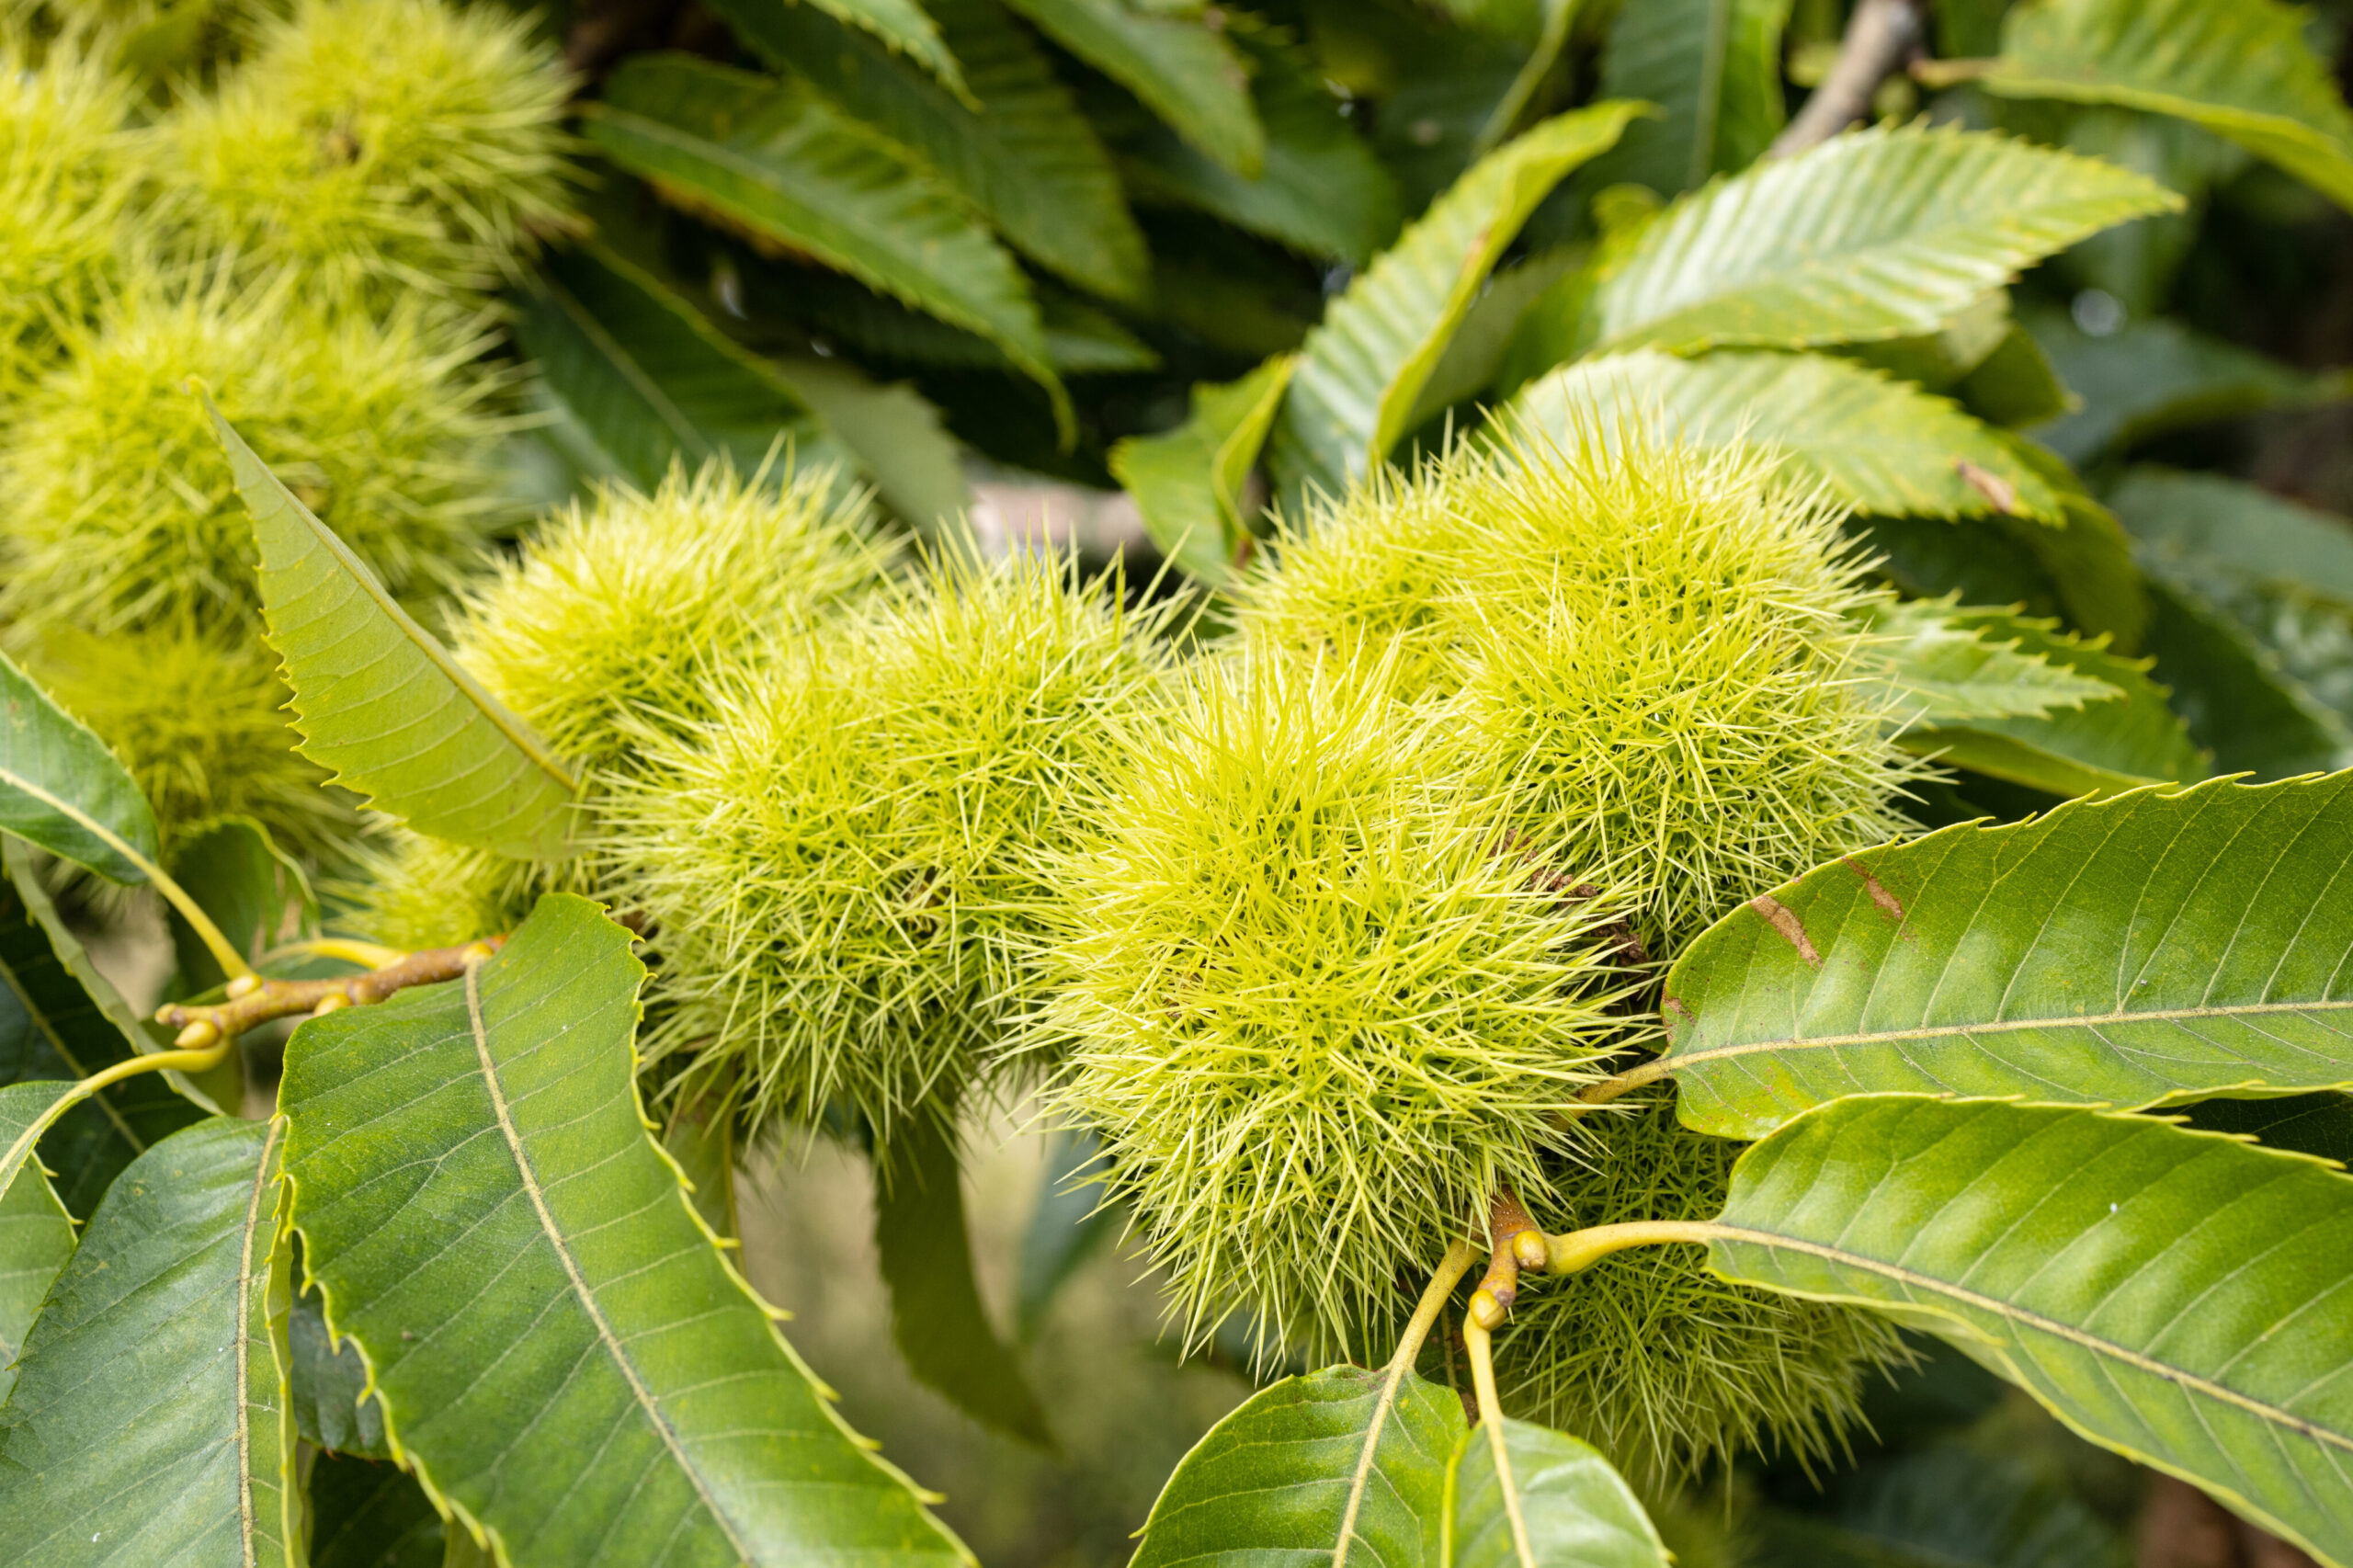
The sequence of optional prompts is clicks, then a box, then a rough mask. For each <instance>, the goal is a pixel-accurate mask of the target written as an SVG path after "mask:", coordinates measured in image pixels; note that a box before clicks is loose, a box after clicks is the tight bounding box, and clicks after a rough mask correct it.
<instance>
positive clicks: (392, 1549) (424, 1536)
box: [311, 1454, 443, 1568]
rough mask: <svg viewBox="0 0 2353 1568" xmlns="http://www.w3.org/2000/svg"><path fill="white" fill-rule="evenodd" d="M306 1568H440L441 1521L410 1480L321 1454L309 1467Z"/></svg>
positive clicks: (385, 1467)
mask: <svg viewBox="0 0 2353 1568" xmlns="http://www.w3.org/2000/svg"><path fill="white" fill-rule="evenodd" d="M311 1568H443V1562H442V1540H441V1516H440V1515H438V1514H437V1513H435V1512H434V1511H433V1503H432V1500H431V1499H430V1498H428V1497H426V1494H425V1489H424V1488H423V1487H421V1486H419V1485H418V1484H417V1483H416V1478H415V1476H413V1475H408V1474H406V1473H404V1472H403V1471H400V1470H397V1469H395V1468H394V1467H393V1466H392V1465H389V1464H382V1463H379V1462H377V1461H375V1460H363V1459H354V1458H351V1457H349V1456H347V1455H344V1454H321V1455H320V1456H319V1457H318V1460H317V1462H315V1463H314V1464H313V1465H312V1467H311Z"/></svg>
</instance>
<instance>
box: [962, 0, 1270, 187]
mask: <svg viewBox="0 0 2353 1568" xmlns="http://www.w3.org/2000/svg"><path fill="white" fill-rule="evenodd" d="M1006 4H1008V5H1009V6H1012V8H1013V9H1014V10H1016V11H1017V12H1019V13H1020V14H1021V15H1022V16H1024V17H1029V20H1030V21H1032V22H1034V23H1036V24H1037V26H1038V29H1039V30H1040V32H1042V33H1044V34H1045V35H1046V36H1047V37H1048V38H1051V39H1052V40H1054V41H1055V42H1056V43H1058V44H1061V45H1062V46H1063V48H1064V49H1067V50H1069V51H1071V52H1072V53H1073V54H1075V55H1077V56H1078V57H1079V58H1080V59H1081V60H1084V61H1086V62H1087V63H1088V64H1089V65H1092V66H1094V67H1095V68H1096V69H1097V71H1100V72H1102V73H1103V74H1105V75H1106V76H1108V77H1110V78H1111V80H1113V81H1114V82H1117V83H1119V84H1120V85H1121V86H1123V87H1125V88H1127V89H1128V91H1130V92H1131V93H1133V94H1134V95H1135V96H1136V97H1139V98H1141V99H1142V100H1143V102H1144V104H1145V105H1146V106H1147V107H1149V108H1151V110H1152V112H1153V113H1154V114H1156V115H1158V116H1159V117H1160V118H1161V119H1165V120H1166V121H1167V122H1168V124H1169V126H1170V127H1171V128H1172V129H1173V130H1175V131H1176V132H1177V134H1179V135H1181V136H1182V137H1184V139H1185V140H1186V141H1188V142H1191V143H1192V144H1193V145H1194V146H1195V147H1198V148H1199V149H1200V150H1201V151H1202V152H1203V153H1207V154H1208V155H1209V156H1210V157H1211V158H1212V159H1214V160H1215V161H1216V162H1217V163H1218V164H1219V165H1222V167H1225V168H1228V169H1231V170H1233V172H1234V173H1235V174H1237V175H1240V176H1242V177H1244V178H1245V179H1253V178H1256V176H1258V174H1259V173H1260V171H1261V170H1262V169H1263V168H1264V167H1265V165H1266V157H1267V132H1266V129H1265V128H1264V127H1263V126H1261V125H1260V124H1259V123H1258V111H1257V110H1256V108H1253V107H1252V105H1251V102H1250V77H1249V74H1248V72H1246V71H1245V69H1244V68H1243V63H1242V59H1241V56H1239V55H1238V54H1236V53H1235V52H1234V49H1233V45H1232V44H1231V43H1229V42H1227V41H1226V39H1225V36H1224V34H1223V32H1222V31H1221V30H1220V29H1218V28H1212V27H1211V26H1210V25H1208V23H1207V22H1206V21H1204V19H1203V18H1202V17H1199V16H1198V15H1195V16H1183V15H1160V14H1156V13H1154V12H1152V11H1149V10H1145V9H1142V8H1140V7H1136V6H1130V5H1129V4H1128V0H1006Z"/></svg>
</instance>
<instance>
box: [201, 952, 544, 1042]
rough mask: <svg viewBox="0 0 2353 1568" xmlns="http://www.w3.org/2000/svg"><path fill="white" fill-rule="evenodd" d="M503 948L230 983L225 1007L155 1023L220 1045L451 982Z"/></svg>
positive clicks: (415, 955) (404, 957)
mask: <svg viewBox="0 0 2353 1568" xmlns="http://www.w3.org/2000/svg"><path fill="white" fill-rule="evenodd" d="M505 945H506V937H486V938H484V939H483V940H482V941H479V942H468V943H466V944H465V945H463V946H462V947H455V948H428V949H425V950H424V951H423V952H415V953H405V954H402V955H400V956H398V957H396V958H395V959H394V960H392V962H390V963H387V964H383V965H381V966H379V967H378V968H375V969H371V970H369V971H368V972H367V973H365V974H355V975H348V976H346V977H344V978H342V979H339V980H256V983H254V984H252V985H250V986H246V987H243V988H241V987H239V986H238V985H236V984H234V983H232V985H231V986H230V990H231V992H232V994H231V996H230V998H229V1000H228V1001H226V1002H221V1003H215V1004H212V1005H210V1006H200V1007H191V1006H185V1005H182V1004H179V1003H173V1004H170V1005H168V1006H165V1007H163V1008H161V1009H159V1010H158V1011H157V1012H156V1014H155V1021H156V1022H157V1023H160V1024H166V1025H169V1026H171V1027H173V1028H179V1029H182V1030H187V1031H193V1030H195V1029H197V1028H213V1029H217V1030H219V1031H220V1034H221V1037H222V1039H224V1040H233V1039H235V1038H236V1037H237V1036H238V1035H240V1034H242V1033H244V1031H245V1030H247V1029H249V1028H254V1027H255V1026H256V1025H258V1024H264V1023H267V1022H268V1021H269V1020H270V1019H272V1018H284V1017H292V1016H293V1015H295V1014H297V1013H309V1014H313V1015H317V1014H320V1013H331V1012H334V1011H335V1009H337V1008H339V1007H351V1006H367V1005H368V1004H369V1003H372V1002H381V1001H382V1000H383V999H384V998H385V997H387V996H390V995H392V994H394V993H396V992H401V991H405V990H407V989H408V988H409V987H410V986H412V985H434V984H438V983H440V982H442V981H445V980H455V979H457V978H458V977H459V976H460V975H462V974H464V973H465V972H466V971H468V970H469V969H471V968H472V967H473V966H474V965H475V964H478V963H480V962H481V961H482V960H484V959H486V958H488V957H490V956H491V954H493V953H494V952H496V951H497V950H498V949H500V948H501V947H504V946H505ZM184 1038H185V1037H184Z"/></svg>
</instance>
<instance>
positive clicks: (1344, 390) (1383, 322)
mask: <svg viewBox="0 0 2353 1568" xmlns="http://www.w3.org/2000/svg"><path fill="white" fill-rule="evenodd" d="M1641 112H1643V109H1642V106H1640V105H1638V104H1596V105H1594V106H1592V107H1591V108H1583V109H1579V110H1577V111H1576V112H1574V113H1573V114H1564V115H1560V116H1557V117H1555V118H1554V119H1549V120H1546V121H1544V122H1543V123H1541V124H1540V125H1538V126H1536V127H1534V128H1533V129H1531V130H1529V131H1526V132H1525V133H1523V134H1522V135H1520V136H1518V137H1516V138H1514V139H1513V140H1512V141H1510V142H1506V143H1505V144H1504V145H1503V146H1502V147H1500V148H1498V149H1496V150H1495V152H1493V153H1488V154H1487V155H1486V156H1485V157H1484V158H1482V159H1481V160H1480V161H1479V162H1478V163H1476V164H1474V165H1472V166H1471V168H1470V169H1469V170H1468V171H1467V172H1465V173H1464V174H1463V176H1462V177H1461V178H1460V179H1458V180H1457V181H1455V183H1454V185H1453V186H1452V187H1450V188H1449V189H1448V190H1447V191H1446V192H1445V193H1444V194H1443V195H1441V196H1440V197H1439V198H1438V199H1437V200H1436V201H1434V202H1432V203H1431V204H1430V207H1429V210H1427V212H1425V213H1424V214H1423V215H1422V216H1421V217H1420V218H1419V219H1416V220H1415V222H1413V223H1412V224H1411V225H1410V226H1409V227H1408V228H1407V229H1406V230H1405V233H1404V234H1403V235H1401V236H1400V237H1399V238H1398V241H1397V243H1396V244H1394V245H1392V246H1391V247H1390V248H1389V249H1388V250H1387V251H1385V252H1383V253H1382V254H1381V256H1380V257H1378V258H1377V259H1376V260H1375V261H1374V262H1373V264H1372V265H1371V266H1370V267H1368V268H1367V269H1366V270H1365V271H1364V272H1363V273H1362V274H1361V275H1360V276H1358V278H1356V279H1355V280H1354V281H1353V282H1351V283H1350V284H1349V285H1348V288H1347V292H1345V293H1343V294H1342V295H1341V296H1340V297H1339V298H1338V299H1336V300H1334V301H1332V302H1331V304H1330V306H1329V307H1327V308H1326V310H1325V311H1324V320H1323V322H1322V324H1319V325H1318V326H1317V327H1316V328H1315V329H1314V330H1313V332H1311V333H1309V334H1308V335H1307V342H1306V345H1305V346H1304V347H1302V349H1301V351H1300V356H1299V364H1298V368H1297V369H1295V370H1293V371H1292V373H1291V382H1290V393H1289V394H1288V396H1287V397H1286V398H1285V400H1284V403H1283V410H1282V414H1281V416H1280V418H1279V421H1278V423H1277V425H1276V430H1275V451H1274V461H1275V466H1276V471H1277V472H1278V473H1279V475H1281V476H1282V478H1283V480H1284V483H1285V485H1286V488H1289V487H1291V486H1296V485H1299V484H1303V483H1316V484H1320V485H1322V486H1324V488H1325V489H1328V490H1332V491H1338V490H1340V489H1343V488H1345V487H1346V486H1347V483H1349V482H1350V481H1352V480H1355V479H1357V478H1359V477H1361V476H1362V475H1363V474H1365V473H1367V472H1370V470H1372V469H1373V468H1376V467H1378V466H1379V465H1380V464H1381V461H1382V460H1385V459H1386V458H1387V457H1388V455H1389V449H1390V448H1392V446H1394V445H1396V443H1397V440H1398V438H1399V437H1402V436H1403V435H1404V433H1405V426H1406V422H1407V420H1408V418H1409V417H1410V416H1411V415H1412V414H1413V412H1414V408H1415V403H1417V402H1418V401H1419V400H1420V397H1421V391H1422V387H1423V384H1424V383H1425V382H1427V381H1428V380H1429V378H1430V374H1431V372H1432V371H1433V370H1435V369H1437V368H1438V360H1439V358H1440V357H1441V356H1442V355H1444V353H1445V352H1446V345H1447V340H1448V338H1449V336H1451V335H1452V334H1453V331H1454V329H1455V327H1456V326H1458V325H1459V324H1461V320H1462V318H1463V316H1464V315H1465V314H1466V313H1467V312H1469V311H1470V309H1471V306H1472V302H1473V301H1475V300H1476V299H1477V298H1478V294H1479V289H1480V286H1481V285H1482V284H1483V283H1484V282H1485V281H1486V278H1487V274H1488V273H1489V272H1490V271H1492V270H1493V269H1494V267H1495V263H1496V261H1497V260H1498V259H1500V258H1501V256H1502V255H1503V253H1504V251H1505V250H1506V248H1507V247H1508V246H1509V245H1510V244H1511V242H1512V240H1513V239H1514V238H1515V237H1516V236H1517V235H1518V233H1519V229H1520V225H1521V224H1522V223H1524V222H1527V221H1528V215H1529V213H1530V212H1532V211H1534V210H1536V205H1537V203H1538V202H1540V201H1541V200H1543V199H1544V198H1545V197H1546V196H1547V195H1548V194H1549V193H1550V192H1551V191H1552V187H1553V186H1555V185H1557V184H1558V183H1559V182H1560V180H1561V178H1562V176H1564V175H1566V174H1567V173H1568V172H1569V171H1570V170H1571V169H1573V168H1574V167H1575V166H1576V165H1579V164H1582V163H1584V162H1585V161H1586V160H1587V159H1589V158H1591V157H1593V156H1594V155H1595V154H1596V153H1600V152H1601V151H1603V150H1604V149H1606V148H1608V146H1609V145H1610V144H1611V143H1612V142H1616V141H1617V140H1618V137H1619V135H1620V132H1622V131H1624V130H1625V128H1626V124H1627V122H1628V121H1629V120H1631V119H1633V118H1634V117H1635V116H1636V115H1638V114H1640V113H1641Z"/></svg>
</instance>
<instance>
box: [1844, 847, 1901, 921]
mask: <svg viewBox="0 0 2353 1568" xmlns="http://www.w3.org/2000/svg"><path fill="white" fill-rule="evenodd" d="M1839 864H1841V865H1843V866H1845V867H1846V868H1847V869H1848V870H1850V871H1852V872H1854V873H1855V875H1857V876H1859V877H1860V878H1862V879H1863V891H1864V892H1868V893H1870V895H1871V902H1872V903H1875V904H1877V905H1879V912H1880V913H1881V915H1886V916H1887V917H1888V918H1889V919H1890V920H1893V921H1894V922H1895V923H1896V924H1897V925H1898V926H1901V925H1903V924H1904V905H1903V904H1902V903H1900V902H1898V900H1897V899H1896V896H1895V895H1894V894H1893V893H1892V892H1888V891H1887V888H1886V886H1885V884H1883V883H1882V882H1881V881H1880V880H1879V879H1878V878H1877V877H1874V876H1872V875H1871V871H1870V867H1868V866H1866V865H1864V864H1863V863H1862V862H1861V861H1860V860H1858V859H1856V858H1854V857H1853V856H1852V855H1847V856H1844V857H1842V858H1840V860H1839Z"/></svg>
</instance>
